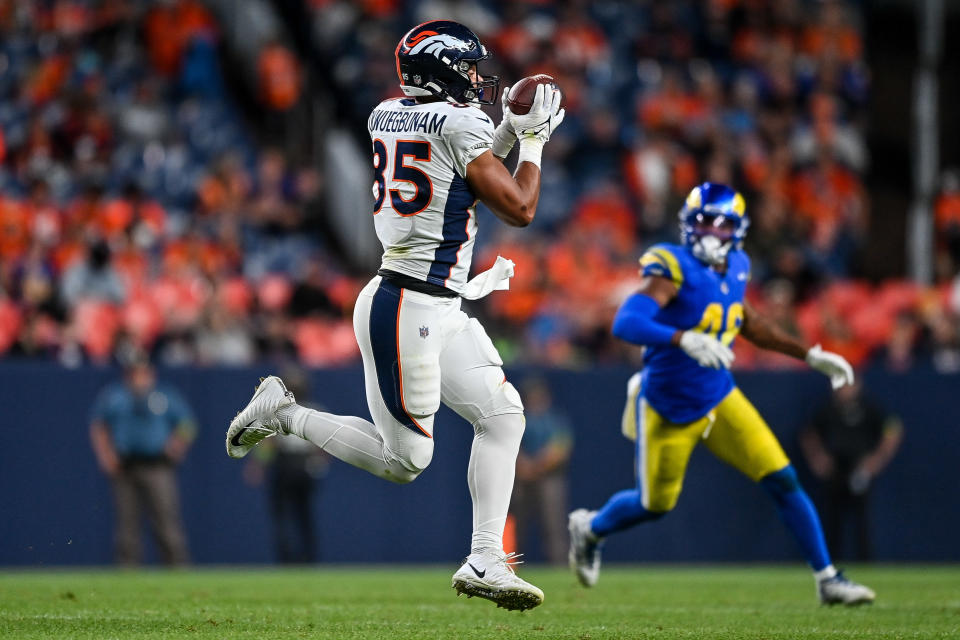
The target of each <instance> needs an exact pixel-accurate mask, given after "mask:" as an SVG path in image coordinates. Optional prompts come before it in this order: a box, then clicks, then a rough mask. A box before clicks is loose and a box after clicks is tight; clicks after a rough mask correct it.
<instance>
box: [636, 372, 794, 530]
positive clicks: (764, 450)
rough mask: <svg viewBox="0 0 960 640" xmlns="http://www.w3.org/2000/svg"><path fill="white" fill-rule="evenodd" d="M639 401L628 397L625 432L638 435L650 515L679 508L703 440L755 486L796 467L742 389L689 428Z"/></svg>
mask: <svg viewBox="0 0 960 640" xmlns="http://www.w3.org/2000/svg"><path fill="white" fill-rule="evenodd" d="M634 391H636V392H638V391H639V389H638V388H631V389H630V392H634ZM628 393H629V392H628ZM636 398H637V395H636V394H634V395H633V397H632V398H628V401H627V406H628V409H627V411H626V412H625V414H624V424H623V431H624V434H625V435H627V436H628V437H629V436H630V432H631V431H633V432H634V433H635V434H636V439H637V481H638V484H639V488H640V491H641V494H642V498H643V506H644V508H645V509H647V510H648V511H661V512H662V511H670V510H671V509H673V507H674V506H675V505H676V504H677V499H678V498H679V497H680V491H681V489H682V488H683V478H684V475H685V474H686V470H687V461H688V460H689V459H690V454H691V453H693V448H694V447H695V446H697V443H698V442H700V441H701V440H702V441H704V443H706V445H707V448H708V449H710V451H711V452H713V455H715V456H716V457H718V458H719V459H720V460H722V461H724V462H726V463H727V464H729V465H730V466H732V467H734V468H735V469H738V470H739V471H740V472H742V473H743V474H744V475H746V476H747V477H748V478H750V479H751V480H753V481H754V482H757V481H759V480H760V479H761V478H763V477H764V476H766V475H768V474H771V473H773V472H775V471H779V470H780V469H783V468H784V467H786V466H787V465H788V464H790V460H789V459H788V458H787V454H786V453H784V452H783V447H781V446H780V443H779V442H778V441H777V438H776V436H775V435H773V432H772V431H771V430H770V427H769V426H767V423H766V422H765V421H764V419H763V418H762V417H761V416H760V414H759V413H758V412H757V410H756V409H755V408H754V407H753V405H752V404H751V403H750V401H749V400H747V398H746V396H744V395H743V393H742V392H741V391H740V389H738V388H736V387H734V389H733V391H731V392H730V393H729V394H728V395H727V397H726V398H724V399H723V400H722V401H720V404H718V405H717V406H716V407H714V408H713V410H712V411H710V412H709V413H708V414H707V415H705V416H703V417H702V418H700V419H699V420H695V421H694V422H690V423H687V424H674V423H671V422H669V421H668V420H666V419H665V418H664V417H663V416H661V415H660V414H659V413H657V411H656V410H655V409H654V408H653V407H651V406H650V405H649V404H647V402H646V400H644V399H643V398H640V400H639V404H634V403H633V402H631V401H632V400H636ZM631 405H633V406H634V407H636V409H635V410H633V411H631V410H630V409H631ZM631 414H632V415H631ZM631 421H632V422H633V425H634V426H635V429H631V428H630V427H631V424H630V422H631Z"/></svg>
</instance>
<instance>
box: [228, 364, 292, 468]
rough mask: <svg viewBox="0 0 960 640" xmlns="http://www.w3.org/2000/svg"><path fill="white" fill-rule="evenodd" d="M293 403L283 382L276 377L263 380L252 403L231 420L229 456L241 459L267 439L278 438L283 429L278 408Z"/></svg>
mask: <svg viewBox="0 0 960 640" xmlns="http://www.w3.org/2000/svg"><path fill="white" fill-rule="evenodd" d="M293 402H295V398H294V397H293V393H292V392H290V391H287V388H286V387H285V386H284V384H283V380H281V379H280V378H278V377H277V376H269V377H267V378H263V379H261V381H260V384H259V385H258V386H257V389H256V390H255V391H254V392H253V397H252V398H250V402H248V403H247V406H245V407H244V408H243V409H241V410H240V413H238V414H237V416H236V417H235V418H234V419H233V420H231V421H230V428H229V429H227V455H228V456H230V457H231V458H242V457H243V456H245V455H247V454H248V453H249V452H250V449H252V448H253V447H254V446H256V445H257V444H259V443H260V442H261V441H262V440H263V439H264V438H269V437H270V436H272V435H275V434H276V433H277V432H278V431H279V429H280V420H279V419H278V418H277V409H279V408H280V407H285V406H287V405H288V404H292V403H293Z"/></svg>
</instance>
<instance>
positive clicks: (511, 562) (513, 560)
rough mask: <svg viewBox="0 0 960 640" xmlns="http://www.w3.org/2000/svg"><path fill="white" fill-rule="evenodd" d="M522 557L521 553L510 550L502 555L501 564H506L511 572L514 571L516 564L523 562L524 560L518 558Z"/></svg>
mask: <svg viewBox="0 0 960 640" xmlns="http://www.w3.org/2000/svg"><path fill="white" fill-rule="evenodd" d="M522 557H523V554H522V553H517V552H516V551H511V552H510V553H508V554H506V555H505V556H503V564H504V565H506V567H507V569H509V570H510V571H511V572H512V573H516V571H515V570H514V567H515V566H517V565H518V564H523V562H524V561H523V560H521V559H520V558H522Z"/></svg>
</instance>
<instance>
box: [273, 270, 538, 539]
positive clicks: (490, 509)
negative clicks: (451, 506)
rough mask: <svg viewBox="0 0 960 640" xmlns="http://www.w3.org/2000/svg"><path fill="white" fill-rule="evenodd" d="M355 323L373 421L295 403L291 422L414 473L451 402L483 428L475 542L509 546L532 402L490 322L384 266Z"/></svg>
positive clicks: (370, 467)
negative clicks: (394, 277)
mask: <svg viewBox="0 0 960 640" xmlns="http://www.w3.org/2000/svg"><path fill="white" fill-rule="evenodd" d="M353 326H354V332H355V333H356V336H357V343H358V344H359V346H360V352H361V354H362V356H363V369H364V377H365V381H366V392H367V406H368V407H369V408H370V415H371V416H372V417H373V423H372V424H371V423H370V422H369V421H367V420H364V419H362V418H357V417H352V416H336V415H333V414H329V413H323V412H320V411H314V410H312V409H307V408H305V407H300V406H298V405H293V406H291V407H289V408H285V409H281V411H280V412H279V416H280V419H281V421H282V423H283V424H284V426H285V428H287V429H288V430H289V431H290V432H291V433H293V434H296V435H298V436H300V437H302V438H305V439H307V440H309V441H310V442H313V443H314V444H316V445H317V446H319V447H321V448H323V449H324V450H325V451H327V452H328V453H330V454H331V455H333V456H335V457H337V458H339V459H341V460H343V461H344V462H348V463H350V464H352V465H354V466H357V467H360V468H361V469H365V470H367V471H369V472H370V473H373V474H374V475H376V476H379V477H381V478H384V479H386V480H390V481H392V482H399V483H405V482H410V481H412V480H413V479H415V478H416V477H417V476H418V475H419V474H420V472H421V471H423V470H424V469H425V468H426V467H427V466H428V465H429V464H430V460H431V459H432V458H433V422H434V414H435V413H436V412H437V410H438V409H439V408H440V403H441V402H443V403H444V404H445V405H447V406H448V407H450V408H451V409H453V410H454V411H455V412H457V413H458V414H459V415H460V416H461V417H462V418H463V419H464V420H466V421H467V422H469V423H470V424H471V425H472V426H473V429H474V439H473V447H472V449H471V453H470V463H469V466H468V469H467V482H468V485H469V487H470V495H471V497H472V499H473V529H474V531H473V541H472V544H471V550H472V551H474V552H476V551H480V550H483V549H488V548H494V549H497V550H499V549H502V536H503V527H504V524H505V522H506V517H507V509H508V508H509V506H510V494H511V492H512V489H513V477H514V468H515V465H516V458H517V451H518V449H519V447H520V439H521V437H522V435H523V426H524V422H523V405H522V404H521V402H520V395H519V394H518V393H517V391H516V389H514V387H513V385H511V384H510V383H509V382H507V380H506V376H505V375H504V373H503V369H502V368H501V366H502V365H503V361H502V360H501V359H500V356H499V354H498V353H497V350H496V348H495V347H494V346H493V343H492V342H491V341H490V338H489V337H488V336H487V334H486V332H485V331H484V330H483V327H482V326H481V325H480V323H479V322H478V321H477V320H476V319H475V318H470V317H468V316H467V314H466V313H464V312H463V311H462V310H461V309H460V298H459V297H458V298H441V297H436V296H431V295H427V294H424V293H419V292H416V291H411V290H409V289H402V288H400V287H398V286H396V285H394V284H393V283H391V282H389V281H386V280H383V279H382V278H381V277H380V276H376V277H375V278H373V279H372V280H371V281H370V282H369V283H368V284H367V286H366V287H364V289H363V291H361V293H360V296H359V298H358V299H357V305H356V308H355V310H354V315H353Z"/></svg>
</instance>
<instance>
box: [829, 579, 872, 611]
mask: <svg viewBox="0 0 960 640" xmlns="http://www.w3.org/2000/svg"><path fill="white" fill-rule="evenodd" d="M817 595H818V596H820V604H845V605H848V606H855V605H859V604H871V603H872V602H873V601H874V599H875V598H876V597H877V594H875V593H874V592H873V589H871V588H870V587H866V586H864V585H862V584H858V583H856V582H854V581H853V580H849V579H847V577H846V576H845V575H843V572H842V571H838V572H837V575H835V576H833V577H832V578H824V579H823V580H820V581H819V582H817Z"/></svg>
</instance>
